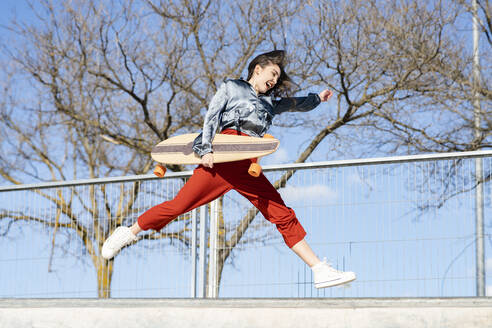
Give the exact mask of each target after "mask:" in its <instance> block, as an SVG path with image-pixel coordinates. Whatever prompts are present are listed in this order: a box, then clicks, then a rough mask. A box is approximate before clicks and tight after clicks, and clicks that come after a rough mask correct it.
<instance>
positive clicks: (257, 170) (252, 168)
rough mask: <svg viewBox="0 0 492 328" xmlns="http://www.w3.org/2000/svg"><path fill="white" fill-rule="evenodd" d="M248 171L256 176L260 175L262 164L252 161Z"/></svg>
mask: <svg viewBox="0 0 492 328" xmlns="http://www.w3.org/2000/svg"><path fill="white" fill-rule="evenodd" d="M248 173H249V174H250V175H251V176H254V177H255V178H257V177H259V176H260V173H261V165H260V164H258V163H251V165H250V166H249V170H248Z"/></svg>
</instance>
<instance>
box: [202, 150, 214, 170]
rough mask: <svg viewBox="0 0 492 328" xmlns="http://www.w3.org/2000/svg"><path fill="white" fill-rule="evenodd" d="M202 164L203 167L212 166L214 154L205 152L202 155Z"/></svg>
mask: <svg viewBox="0 0 492 328" xmlns="http://www.w3.org/2000/svg"><path fill="white" fill-rule="evenodd" d="M202 165H203V166H205V167H209V168H212V167H214V155H213V154H212V153H207V154H205V155H203V156H202Z"/></svg>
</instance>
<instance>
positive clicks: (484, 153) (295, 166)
mask: <svg viewBox="0 0 492 328" xmlns="http://www.w3.org/2000/svg"><path fill="white" fill-rule="evenodd" d="M479 157H492V150H479V151H466V152H453V153H437V154H423V155H406V156H391V157H375V158H359V159H349V160H335V161H324V162H312V163H292V164H276V165H265V166H263V171H277V170H305V169H315V168H329V167H344V166H362V165H381V164H394V163H410V162H422V161H430V160H450V159H460V158H479ZM192 174H193V171H183V172H169V173H166V176H164V177H163V178H158V177H156V176H154V175H153V174H145V175H131V176H124V177H111V178H96V179H81V180H72V181H55V182H45V183H37V184H23V185H13V186H0V192H6V191H14V190H28V189H44V188H56V187H68V186H81V185H91V184H103V183H119V182H134V181H146V180H157V179H173V178H186V177H189V176H191V175H192Z"/></svg>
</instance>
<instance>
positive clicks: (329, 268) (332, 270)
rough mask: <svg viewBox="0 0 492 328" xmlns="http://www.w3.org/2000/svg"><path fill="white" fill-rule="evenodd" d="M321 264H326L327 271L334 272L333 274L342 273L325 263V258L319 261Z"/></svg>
mask: <svg viewBox="0 0 492 328" xmlns="http://www.w3.org/2000/svg"><path fill="white" fill-rule="evenodd" d="M321 263H324V264H326V265H327V266H328V270H330V271H331V272H334V273H343V271H340V270H337V269H335V268H334V267H333V266H332V265H331V263H329V262H326V257H325V258H323V261H321Z"/></svg>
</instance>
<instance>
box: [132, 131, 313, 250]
mask: <svg viewBox="0 0 492 328" xmlns="http://www.w3.org/2000/svg"><path fill="white" fill-rule="evenodd" d="M221 133H223V134H240V133H239V132H237V131H236V130H231V129H227V130H224V131H222V132H221ZM251 162H252V161H251V160H249V159H248V160H242V161H236V162H227V163H214V166H213V168H207V167H204V166H202V165H199V166H198V167H197V168H196V169H195V170H194V171H193V175H192V176H191V177H190V178H189V179H188V181H187V182H186V183H185V185H184V186H183V188H181V190H180V191H179V192H178V194H177V195H176V197H175V198H174V199H173V200H170V201H166V202H164V203H162V204H159V205H156V206H154V207H152V208H150V209H149V210H148V211H146V212H145V213H143V214H142V215H141V216H140V217H139V218H138V225H139V226H140V228H142V229H143V230H148V229H154V230H157V231H159V230H160V229H162V228H163V227H165V226H166V225H167V224H168V223H170V222H171V221H172V220H174V219H175V218H176V217H178V216H179V215H181V214H183V213H186V212H189V211H191V210H192V209H194V208H196V207H198V206H201V205H204V204H206V203H209V202H211V201H213V200H214V199H216V198H218V197H220V196H222V195H224V194H225V193H227V192H228V191H229V190H231V189H234V190H236V191H237V192H238V193H240V194H241V195H243V196H244V197H246V198H247V199H248V200H249V201H250V202H251V203H252V204H253V205H254V206H256V207H257V208H258V209H259V210H260V212H261V213H262V214H263V216H264V217H265V218H266V219H267V220H269V221H270V222H272V223H273V224H275V225H276V227H277V230H278V231H279V232H280V233H281V234H282V237H283V238H284V241H285V243H286V244H287V246H288V247H292V246H294V245H295V244H297V243H298V242H299V241H301V240H302V239H304V237H305V236H306V232H305V231H304V229H303V227H302V226H301V224H300V223H299V220H298V219H297V217H296V214H295V213H294V211H293V210H292V209H291V208H289V207H287V206H285V204H284V201H283V200H282V198H281V197H280V194H279V193H278V192H277V190H276V189H275V188H274V187H273V186H272V184H271V183H270V181H268V179H267V178H266V177H265V176H264V175H263V173H261V174H260V176H259V177H256V178H255V177H253V176H251V175H250V174H249V173H248V168H249V166H250V164H251Z"/></svg>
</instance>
